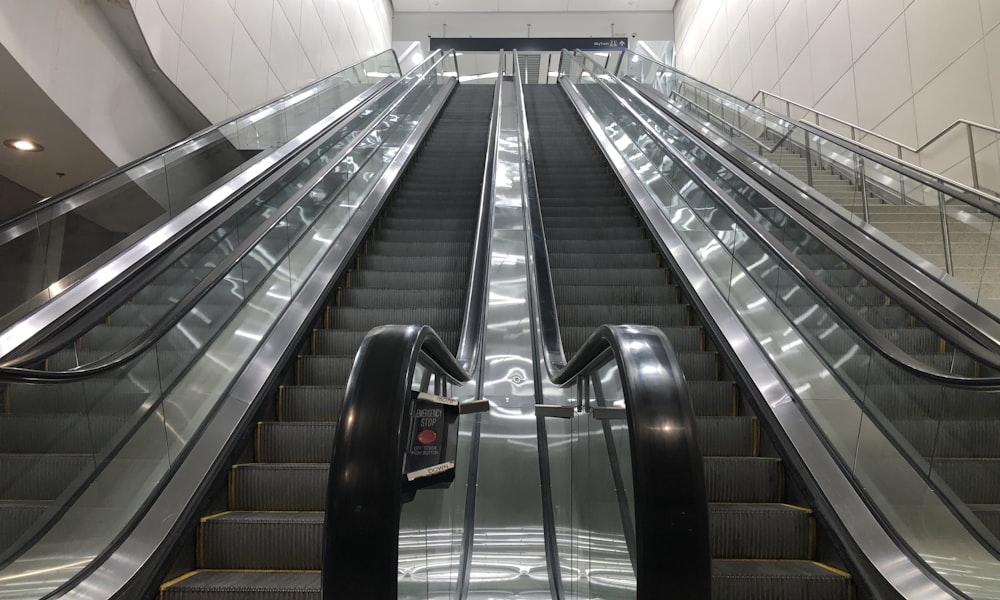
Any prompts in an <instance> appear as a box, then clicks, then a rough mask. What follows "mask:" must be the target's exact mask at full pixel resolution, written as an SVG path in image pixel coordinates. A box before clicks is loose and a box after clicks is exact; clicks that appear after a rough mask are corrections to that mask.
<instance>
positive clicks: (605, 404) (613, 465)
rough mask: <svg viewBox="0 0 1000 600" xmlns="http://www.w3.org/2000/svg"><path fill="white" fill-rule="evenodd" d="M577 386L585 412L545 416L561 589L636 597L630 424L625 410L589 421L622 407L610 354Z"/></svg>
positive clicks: (573, 595) (576, 595)
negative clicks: (600, 410) (601, 411)
mask: <svg viewBox="0 0 1000 600" xmlns="http://www.w3.org/2000/svg"><path fill="white" fill-rule="evenodd" d="M579 386H580V387H583V388H584V390H585V391H584V398H585V402H586V404H587V406H588V409H587V411H586V412H582V413H577V414H576V415H575V416H574V417H573V418H572V419H547V420H546V421H545V426H546V430H547V431H548V440H549V449H550V462H551V467H552V500H553V505H554V508H555V516H556V537H557V540H558V545H559V561H560V567H561V575H562V579H563V587H564V590H565V592H566V595H567V597H569V598H622V599H624V598H635V592H636V578H635V569H634V566H633V562H632V558H633V556H634V555H635V503H634V497H633V493H632V485H633V482H632V462H631V461H632V453H631V447H630V445H629V435H628V423H627V421H626V420H625V412H624V410H622V412H621V413H620V414H619V415H614V416H612V418H603V417H604V416H607V415H601V416H602V418H595V416H594V412H593V408H595V407H600V408H609V407H614V408H621V409H624V407H625V399H624V393H623V387H622V382H621V378H620V376H619V373H618V366H617V364H616V363H615V361H614V360H613V358H612V357H611V355H610V353H608V354H606V356H605V358H604V362H603V364H601V366H599V367H597V368H596V369H594V370H593V371H592V372H591V373H590V374H589V375H586V376H583V377H582V381H581V382H580V383H579ZM557 444H558V445H557Z"/></svg>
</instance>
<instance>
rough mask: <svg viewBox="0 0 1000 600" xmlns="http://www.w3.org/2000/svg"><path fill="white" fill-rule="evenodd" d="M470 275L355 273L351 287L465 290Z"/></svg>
mask: <svg viewBox="0 0 1000 600" xmlns="http://www.w3.org/2000/svg"><path fill="white" fill-rule="evenodd" d="M468 278H469V276H468V273H465V272H460V271H437V272H430V271H423V272H420V273H414V272H411V271H354V272H352V273H351V287H362V288H399V287H401V288H407V289H456V288H464V287H465V283H466V280H467V279H468Z"/></svg>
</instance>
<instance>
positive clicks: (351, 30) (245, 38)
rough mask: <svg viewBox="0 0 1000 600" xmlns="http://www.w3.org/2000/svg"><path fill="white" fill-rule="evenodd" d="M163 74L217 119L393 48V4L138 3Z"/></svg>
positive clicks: (300, 0) (313, 0)
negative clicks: (391, 41) (391, 37)
mask: <svg viewBox="0 0 1000 600" xmlns="http://www.w3.org/2000/svg"><path fill="white" fill-rule="evenodd" d="M130 1H131V3H132V6H133V8H134V10H135V14H136V17H137V19H138V21H139V26H140V27H141V28H142V30H143V34H144V35H145V37H146V42H147V43H148V44H149V47H150V50H151V51H152V53H153V57H154V58H155V59H156V61H157V64H158V65H159V66H160V69H162V70H163V72H164V73H166V75H167V76H168V77H170V79H171V80H173V81H174V83H175V84H177V86H178V88H180V90H181V91H182V92H184V93H185V94H186V95H187V97H188V98H189V99H190V100H191V101H192V102H193V103H194V104H195V106H197V107H198V109H199V110H201V111H202V112H203V113H204V114H205V116H206V117H208V119H209V120H210V121H212V122H219V121H222V120H223V119H225V118H226V117H229V116H232V115H235V114H239V113H241V112H243V111H245V110H248V109H250V108H253V107H255V106H259V105H260V104H263V103H264V102H265V101H266V100H269V99H271V98H274V97H277V96H280V95H282V94H284V93H285V92H289V91H292V90H294V89H297V88H299V87H301V86H303V85H305V84H306V83H309V82H310V81H314V80H316V79H318V78H320V77H322V76H324V75H328V74H330V73H333V72H335V71H337V70H339V69H341V68H343V67H346V66H350V65H352V64H354V63H356V62H358V61H361V60H363V59H365V58H367V57H369V56H372V55H374V54H376V53H378V52H381V51H382V50H385V49H387V48H389V46H390V31H391V22H392V12H391V7H390V6H389V2H388V0H130Z"/></svg>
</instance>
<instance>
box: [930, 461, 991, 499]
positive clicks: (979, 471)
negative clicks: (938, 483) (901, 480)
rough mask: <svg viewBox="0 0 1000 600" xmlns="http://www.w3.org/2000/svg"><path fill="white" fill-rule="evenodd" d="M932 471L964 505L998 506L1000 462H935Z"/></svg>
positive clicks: (932, 463) (932, 464)
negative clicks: (949, 487)
mask: <svg viewBox="0 0 1000 600" xmlns="http://www.w3.org/2000/svg"><path fill="white" fill-rule="evenodd" d="M931 470H932V471H933V472H935V473H937V475H938V476H939V477H941V478H942V479H944V480H945V482H947V483H948V485H949V486H951V489H952V490H954V491H955V493H956V494H958V497H959V498H961V499H962V500H963V501H964V502H965V503H966V504H1000V459H997V458H935V459H934V460H933V461H931Z"/></svg>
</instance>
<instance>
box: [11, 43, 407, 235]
mask: <svg viewBox="0 0 1000 600" xmlns="http://www.w3.org/2000/svg"><path fill="white" fill-rule="evenodd" d="M383 54H392V56H393V60H394V61H395V62H396V68H397V69H399V60H398V59H397V57H396V51H395V50H392V49H390V50H385V51H383V52H380V53H378V54H376V55H375V56H372V57H370V58H366V59H365V60H363V61H360V62H357V63H355V64H352V65H350V66H347V67H344V68H343V69H341V70H339V71H337V72H335V73H331V74H329V75H327V76H326V77H324V78H322V79H318V80H316V81H313V82H312V83H309V84H307V85H305V86H303V87H301V88H298V89H295V90H292V91H290V92H288V93H286V94H283V95H281V96H278V97H277V98H274V99H273V100H270V101H269V102H268V103H267V104H266V105H264V106H255V107H253V108H251V109H248V110H245V111H243V112H241V113H240V114H238V115H236V116H234V117H231V118H229V119H227V120H226V121H225V122H223V123H218V124H212V125H209V126H208V127H205V128H204V129H201V130H199V131H196V132H195V133H192V134H191V135H189V136H187V137H186V138H184V139H182V140H180V141H177V142H174V143H172V144H169V145H167V146H164V147H163V148H159V149H157V150H153V151H152V152H150V153H148V154H145V155H143V156H140V157H139V158H136V159H134V160H132V161H130V162H128V163H125V164H124V165H122V166H120V167H117V168H115V169H113V170H111V171H108V172H107V173H104V174H103V175H101V176H99V177H97V178H95V179H91V180H90V181H87V182H84V183H81V184H80V185H77V186H74V187H72V188H70V189H68V190H66V191H64V192H60V193H58V194H55V195H54V196H49V197H48V198H43V199H41V200H39V201H38V202H36V203H35V204H33V205H32V206H31V208H29V209H27V210H25V211H23V212H22V213H20V214H19V215H17V216H15V217H11V218H10V219H8V220H6V221H4V222H2V223H0V231H3V230H6V229H7V228H9V227H11V226H13V225H16V224H17V223H19V222H21V221H22V220H23V219H24V218H26V217H28V216H30V215H34V214H37V213H39V212H41V211H43V210H45V209H47V208H49V207H51V206H52V205H53V204H57V203H59V202H62V201H64V200H67V199H68V198H69V197H71V196H75V195H77V194H79V193H81V192H83V191H85V190H87V189H90V188H93V187H95V186H97V185H99V184H101V183H103V182H105V181H108V180H110V179H112V178H114V177H116V176H118V175H121V174H122V173H125V172H127V171H129V170H130V169H133V168H135V167H137V166H139V165H140V164H142V163H144V162H146V161H148V160H151V159H153V158H155V157H157V156H160V155H162V154H166V153H168V152H170V151H172V150H176V149H178V148H180V147H182V146H184V145H185V144H189V143H191V142H193V141H194V140H196V139H198V138H199V137H201V136H203V135H205V134H208V133H211V132H212V131H215V130H217V129H220V128H222V127H225V126H226V125H229V124H230V123H234V122H236V121H239V120H240V119H243V118H246V117H247V116H249V115H251V114H253V113H255V112H257V111H259V110H261V109H263V108H266V107H268V106H271V105H274V104H277V103H278V102H282V101H284V100H286V99H288V98H291V97H293V96H295V95H296V94H301V93H302V91H303V90H304V89H305V88H311V87H314V86H316V85H317V84H318V83H320V82H323V81H326V80H328V79H332V78H333V77H336V76H338V75H340V74H342V73H344V72H346V71H350V70H351V69H353V68H355V67H357V66H358V65H360V64H362V63H365V62H368V61H370V60H372V59H373V58H376V57H378V56H382V55H383ZM399 73H400V77H402V75H403V72H402V70H401V69H400V71H399Z"/></svg>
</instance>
